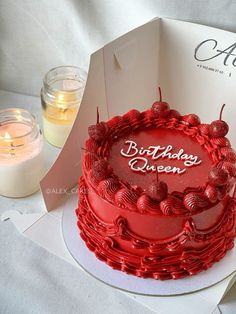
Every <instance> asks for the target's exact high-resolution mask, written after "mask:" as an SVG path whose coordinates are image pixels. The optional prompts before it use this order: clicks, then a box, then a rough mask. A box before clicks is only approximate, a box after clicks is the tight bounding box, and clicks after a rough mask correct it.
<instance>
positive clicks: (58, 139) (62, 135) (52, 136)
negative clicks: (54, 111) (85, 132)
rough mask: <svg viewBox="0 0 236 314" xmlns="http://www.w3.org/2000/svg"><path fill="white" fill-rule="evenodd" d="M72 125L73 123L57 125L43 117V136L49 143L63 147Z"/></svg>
mask: <svg viewBox="0 0 236 314" xmlns="http://www.w3.org/2000/svg"><path fill="white" fill-rule="evenodd" d="M72 125H73V124H72V123H71V124H60V123H55V122H52V121H49V120H48V119H47V118H46V117H44V116H43V134H44V136H45V138H46V139H47V141H48V142H49V143H50V144H52V145H54V146H56V147H62V146H63V145H64V144H65V142H66V139H67V137H68V135H69V133H70V131H71V128H72Z"/></svg>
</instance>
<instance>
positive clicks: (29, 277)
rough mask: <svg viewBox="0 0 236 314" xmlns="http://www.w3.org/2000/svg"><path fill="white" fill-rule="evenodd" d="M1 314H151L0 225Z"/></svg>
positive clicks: (9, 227) (9, 224)
mask: <svg viewBox="0 0 236 314" xmlns="http://www.w3.org/2000/svg"><path fill="white" fill-rule="evenodd" d="M0 247H1V260H0V313H1V314H13V313H14V314H16V313H19V314H36V313H37V314H39V313H40V314H54V313H57V314H68V313H70V314H74V313H76V314H100V313H101V314H105V313H109V314H151V313H153V312H152V311H150V310H149V309H147V308H145V307H144V306H142V305H140V303H137V302H134V301H133V300H132V299H131V298H129V297H127V296H125V295H124V294H123V293H120V292H119V291H118V290H116V289H114V288H112V287H109V286H106V285H105V284H103V283H101V282H99V281H98V280H96V279H94V278H92V277H91V276H90V275H88V274H87V273H85V272H84V271H81V270H80V269H78V268H77V267H74V266H72V265H70V264H69V263H67V262H65V261H63V260H62V259H60V258H58V257H56V256H54V255H53V254H51V253H49V252H48V251H46V250H45V249H43V248H41V247H39V246H38V245H36V244H35V243H33V242H31V241H30V240H28V239H27V238H26V237H24V236H22V235H21V234H19V233H18V232H17V231H16V229H15V227H14V226H13V225H12V224H11V222H10V221H6V222H1V223H0Z"/></svg>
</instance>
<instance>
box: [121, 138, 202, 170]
mask: <svg viewBox="0 0 236 314" xmlns="http://www.w3.org/2000/svg"><path fill="white" fill-rule="evenodd" d="M125 144H126V145H127V147H126V148H122V149H121V151H120V153H121V155H122V156H124V157H129V158H130V157H132V158H131V159H130V160H129V163H128V164H129V166H130V168H131V170H133V171H138V172H147V171H152V172H156V171H158V172H165V173H176V174H182V173H184V172H185V171H186V168H182V169H181V168H179V167H175V166H174V167H172V166H163V165H150V164H149V163H148V159H147V158H145V157H143V156H144V155H146V156H147V157H150V158H151V159H152V160H158V159H164V158H168V159H174V160H175V159H176V160H182V161H183V164H184V166H185V167H192V166H197V165H199V164H200V163H201V162H202V161H201V160H199V158H198V156H194V155H191V154H190V155H189V154H186V153H185V151H184V149H183V148H181V149H180V150H179V151H178V152H177V153H173V146H171V145H167V146H163V147H161V146H159V145H158V146H148V148H143V147H141V148H139V147H137V146H138V145H137V143H135V142H134V141H130V140H129V141H126V142H125Z"/></svg>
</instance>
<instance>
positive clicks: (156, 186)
mask: <svg viewBox="0 0 236 314" xmlns="http://www.w3.org/2000/svg"><path fill="white" fill-rule="evenodd" d="M146 193H147V195H148V196H150V197H151V198H152V199H154V200H155V201H157V202H161V201H162V200H164V199H165V198H166V197H167V193H168V186H167V184H166V183H165V182H163V181H159V180H158V171H157V179H156V180H153V181H152V182H151V183H150V184H149V185H148V187H147V189H146Z"/></svg>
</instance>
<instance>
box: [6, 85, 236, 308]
mask: <svg viewBox="0 0 236 314" xmlns="http://www.w3.org/2000/svg"><path fill="white" fill-rule="evenodd" d="M9 107H20V108H25V109H27V110H29V111H31V112H32V113H34V115H35V116H36V118H37V120H38V122H39V124H40V125H41V123H42V121H41V106H40V99H39V98H38V97H31V96H25V95H20V94H15V93H10V92H6V91H0V109H3V108H9ZM59 153H60V149H58V148H55V147H53V146H51V145H49V144H48V143H47V142H46V141H45V143H44V154H45V156H46V168H47V169H49V167H50V166H51V165H52V164H53V162H54V161H55V160H56V158H57V156H58V154H59ZM8 210H19V211H21V212H22V213H24V214H33V213H42V212H43V213H44V214H45V213H46V209H45V205H44V202H43V199H42V195H41V193H40V192H39V191H38V192H37V193H35V194H33V195H31V196H29V197H26V198H20V199H10V198H5V197H0V214H2V213H3V212H6V211H8ZM61 213H62V209H60V208H59V209H58V210H57V211H55V212H51V213H50V214H46V215H44V216H43V217H44V218H43V219H41V225H42V224H43V223H44V224H48V223H49V222H50V223H52V225H53V224H54V225H55V226H56V227H55V230H54V231H55V233H54V235H55V241H54V242H53V237H52V233H51V235H50V234H49V233H47V232H46V233H45V234H44V236H40V238H39V237H38V236H37V235H38V232H39V231H40V230H41V231H42V228H41V229H40V223H38V224H35V225H34V227H31V228H29V229H28V230H26V231H25V235H26V236H28V237H29V238H31V239H32V240H35V242H36V243H38V244H40V245H41V246H43V247H45V248H46V249H48V251H50V252H51V253H53V254H55V255H57V256H59V257H61V258H63V259H64V260H67V262H68V261H69V262H70V263H72V264H74V265H75V262H74V261H73V260H72V258H71V257H70V256H69V254H68V252H66V249H65V245H64V243H63V240H62V238H61V239H60V238H58V234H59V233H60V232H57V231H58V228H60V219H61ZM45 217H46V218H45ZM45 226H46V225H45ZM8 236H9V235H8ZM58 239H59V240H58ZM60 241H61V243H59V242H60ZM0 250H1V247H0ZM62 252H63V254H62ZM1 254H3V252H1ZM11 262H12V263H14V262H15V263H16V261H11ZM21 262H23V261H21ZM0 264H1V261H0ZM79 271H82V270H79ZM90 280H91V281H94V280H95V279H93V278H90ZM9 285H10V287H11V285H14V278H12V282H9ZM110 289H111V288H110ZM215 291H216V293H217V287H215ZM80 293H82V294H83V293H85V292H83V291H80ZM112 293H117V292H116V291H115V292H114V289H113V290H112ZM125 295H126V296H129V297H131V299H132V300H133V301H132V302H133V310H132V311H136V312H137V310H136V306H137V302H136V301H138V302H139V304H140V305H139V306H140V309H142V311H141V312H142V313H152V312H153V311H154V312H156V313H165V309H168V308H169V311H168V313H172V310H173V313H174V312H176V313H177V312H179V311H177V307H178V306H179V307H181V306H183V305H184V304H185V305H186V306H183V308H182V313H185V312H184V311H186V313H188V314H191V313H195V310H196V308H195V310H194V309H193V308H192V310H190V309H189V310H187V303H188V302H189V300H190V297H189V296H190V295H187V296H181V297H175V298H172V297H171V298H159V297H157V298H150V297H149V298H148V297H144V296H134V295H130V294H127V293H125ZM199 295H200V294H199ZM201 298H203V294H202V296H201ZM169 299H171V304H172V305H171V306H169V307H168V303H169ZM103 302H106V300H105V299H104V300H103ZM118 302H119V301H118ZM141 304H142V305H141ZM158 304H159V306H158ZM169 304H170V303H169ZM143 305H145V306H146V307H147V308H144V307H143ZM116 308H117V312H114V311H115V309H116ZM118 308H119V307H118V306H117V307H116V304H114V311H113V313H114V314H115V313H121V312H119V309H118ZM130 308H132V306H131V307H130ZM148 308H149V309H148ZM175 308H176V311H175V310H174V309H175ZM171 309H172V310H171ZM132 311H131V312H132ZM217 311H218V312H217ZM220 311H221V312H222V313H225V314H230V313H235V311H236V284H235V285H234V286H233V288H232V289H231V290H230V292H229V293H228V294H227V295H226V296H225V297H224V299H223V300H222V301H221V303H220V305H219V308H218V309H215V312H214V313H220ZM127 313H130V310H129V312H128V310H127ZM206 313H207V312H206ZM208 313H209V312H208ZM122 314H123V313H122Z"/></svg>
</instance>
